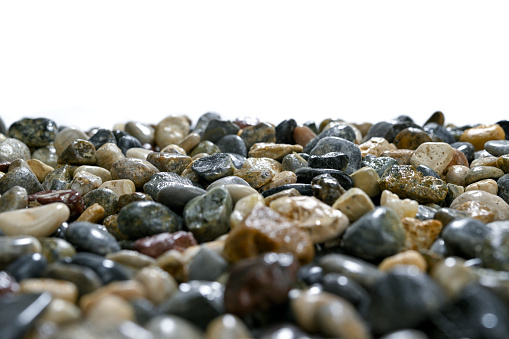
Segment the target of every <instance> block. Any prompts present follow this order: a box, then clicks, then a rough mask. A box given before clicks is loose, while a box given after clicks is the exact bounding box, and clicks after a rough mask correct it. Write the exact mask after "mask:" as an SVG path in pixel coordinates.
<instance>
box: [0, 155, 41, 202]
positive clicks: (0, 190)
mask: <svg viewBox="0 0 509 339" xmlns="http://www.w3.org/2000/svg"><path fill="white" fill-rule="evenodd" d="M14 186H19V187H23V188H24V189H26V191H27V193H28V194H32V193H36V192H40V191H42V190H43V186H42V185H41V183H40V182H39V179H37V177H36V176H35V174H34V173H33V172H32V170H31V169H30V166H28V164H27V162H26V161H25V160H23V159H16V160H14V161H13V162H12V163H11V164H10V166H9V171H7V173H6V174H5V175H4V176H3V177H1V178H0V194H4V193H5V192H7V191H8V190H10V189H11V188H13V187H14Z"/></svg>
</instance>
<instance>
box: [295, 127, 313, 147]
mask: <svg viewBox="0 0 509 339" xmlns="http://www.w3.org/2000/svg"><path fill="white" fill-rule="evenodd" d="M315 137H316V134H315V132H313V131H312V130H311V129H310V128H309V127H307V126H297V127H295V129H294V130H293V139H294V140H295V143H296V144H298V145H301V146H302V147H304V146H306V145H307V143H308V142H310V141H311V140H312V139H314V138H315Z"/></svg>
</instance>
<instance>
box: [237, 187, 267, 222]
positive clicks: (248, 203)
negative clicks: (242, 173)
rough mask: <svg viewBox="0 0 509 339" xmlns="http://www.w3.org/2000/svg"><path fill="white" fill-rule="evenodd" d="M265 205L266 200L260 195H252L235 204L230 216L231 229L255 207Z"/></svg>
mask: <svg viewBox="0 0 509 339" xmlns="http://www.w3.org/2000/svg"><path fill="white" fill-rule="evenodd" d="M265 204H266V202H265V199H264V198H263V197H262V196H261V195H260V194H251V195H248V196H246V197H243V198H241V199H240V200H238V201H237V203H235V205H234V206H235V207H234V209H233V211H232V213H231V214H230V227H231V228H232V229H233V228H235V227H236V226H237V225H238V224H239V223H240V222H241V221H242V220H243V219H244V217H245V216H246V215H248V214H249V213H250V212H251V210H252V209H253V208H254V207H255V206H264V205H265ZM267 205H268V204H267Z"/></svg>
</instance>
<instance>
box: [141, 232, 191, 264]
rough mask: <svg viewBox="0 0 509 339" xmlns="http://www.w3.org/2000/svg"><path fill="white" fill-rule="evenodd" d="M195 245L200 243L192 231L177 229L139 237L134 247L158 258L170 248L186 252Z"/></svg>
mask: <svg viewBox="0 0 509 339" xmlns="http://www.w3.org/2000/svg"><path fill="white" fill-rule="evenodd" d="M195 245H198V242H197V241H196V239H195V238H194V236H193V234H192V233H191V232H185V231H176V232H173V233H169V232H164V233H158V234H155V235H152V236H148V237H145V238H140V239H137V240H136V241H135V242H134V243H133V245H132V248H133V250H136V251H138V252H140V253H143V254H145V255H148V256H149V257H152V258H158V257H159V256H160V255H161V254H163V253H164V252H167V251H170V250H177V251H180V252H184V251H185V250H186V249H187V248H188V247H191V246H195Z"/></svg>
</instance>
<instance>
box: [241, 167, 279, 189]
mask: <svg viewBox="0 0 509 339" xmlns="http://www.w3.org/2000/svg"><path fill="white" fill-rule="evenodd" d="M234 173H235V176H238V177H240V178H242V179H244V180H245V181H246V182H247V183H248V184H249V185H250V186H251V187H253V188H255V189H256V188H260V187H262V186H263V185H265V184H267V183H268V182H270V181H271V180H272V178H273V177H274V175H275V173H274V171H272V170H271V169H269V168H242V169H240V170H237V171H235V172H234Z"/></svg>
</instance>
